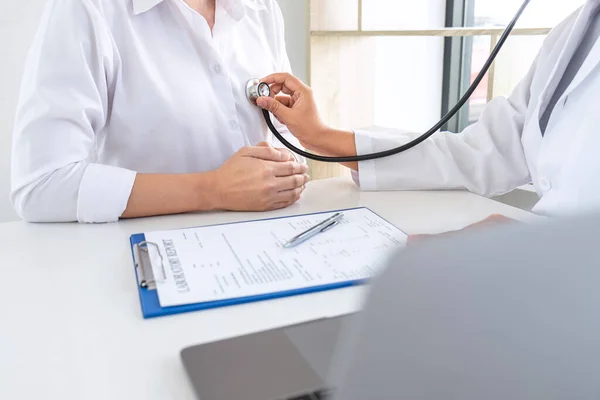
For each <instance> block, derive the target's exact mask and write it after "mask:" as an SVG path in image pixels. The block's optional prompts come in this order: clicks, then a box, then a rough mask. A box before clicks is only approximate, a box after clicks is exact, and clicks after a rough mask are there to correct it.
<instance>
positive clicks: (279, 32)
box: [269, 1, 306, 164]
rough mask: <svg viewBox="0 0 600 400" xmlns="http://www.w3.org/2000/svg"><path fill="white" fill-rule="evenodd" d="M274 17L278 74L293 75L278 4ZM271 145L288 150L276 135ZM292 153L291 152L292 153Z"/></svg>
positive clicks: (281, 128)
mask: <svg viewBox="0 0 600 400" xmlns="http://www.w3.org/2000/svg"><path fill="white" fill-rule="evenodd" d="M272 7H273V16H274V24H275V32H276V36H277V47H278V50H277V54H279V59H278V60H277V64H278V70H279V71H278V72H289V73H292V66H291V65H290V60H289V57H288V54H287V50H286V45H285V22H284V19H283V14H282V13H281V8H279V5H278V4H277V2H275V1H274V2H273V5H272ZM271 118H272V120H273V125H275V128H277V130H278V131H279V132H280V133H281V135H282V136H283V137H284V138H285V139H286V140H287V141H288V142H290V143H291V144H293V145H294V146H296V147H298V148H299V149H302V150H304V148H303V147H302V145H301V144H300V142H299V141H298V139H296V137H295V136H294V135H292V134H291V133H290V131H289V130H288V128H287V127H286V126H285V125H283V124H282V123H281V122H279V121H278V120H277V119H276V118H275V117H273V116H272V117H271ZM269 138H270V143H271V145H273V146H274V147H277V148H286V147H285V146H284V145H283V143H281V142H280V141H279V140H277V138H276V137H275V136H274V135H269ZM290 152H291V151H290ZM291 153H292V155H293V156H294V157H295V158H296V160H297V161H298V162H301V163H303V164H306V158H304V157H302V156H299V155H298V154H295V153H293V152H291Z"/></svg>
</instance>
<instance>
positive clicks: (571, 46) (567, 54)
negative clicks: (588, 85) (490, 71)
mask: <svg viewBox="0 0 600 400" xmlns="http://www.w3.org/2000/svg"><path fill="white" fill-rule="evenodd" d="M596 8H597V3H596V2H595V1H588V2H587V3H586V4H585V6H584V7H583V9H582V10H581V13H580V14H579V17H578V18H577V21H576V22H575V25H573V28H572V29H571V32H570V33H569V36H568V38H567V41H566V42H565V45H564V46H562V49H561V50H560V54H559V56H558V58H557V61H556V63H555V64H554V67H553V68H552V72H551V73H550V77H549V78H548V83H547V84H546V87H545V88H544V90H542V92H541V94H540V99H539V101H538V107H537V110H536V115H535V118H536V119H537V120H538V121H539V119H540V116H541V114H542V113H543V112H544V111H545V110H546V107H548V103H549V102H550V99H551V98H552V95H553V94H554V92H555V91H556V88H557V87H558V84H559V83H560V80H561V78H562V76H563V75H564V73H565V71H566V70H567V66H568V65H569V62H570V61H571V59H572V58H573V55H574V54H575V51H576V50H577V47H578V46H579V44H580V43H581V39H582V38H583V35H584V33H585V31H586V29H587V26H588V24H589V22H590V19H591V17H592V15H593V14H594V12H595V10H596ZM537 126H538V127H539V123H538V124H537Z"/></svg>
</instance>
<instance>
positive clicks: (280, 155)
mask: <svg viewBox="0 0 600 400" xmlns="http://www.w3.org/2000/svg"><path fill="white" fill-rule="evenodd" d="M292 160H293V156H292V155H291V154H290V153H289V152H287V151H281V150H278V149H275V148H273V147H271V146H270V145H268V144H266V143H261V144H260V145H259V146H251V147H245V148H243V149H241V150H240V151H238V152H237V153H236V154H234V155H233V156H232V157H231V158H230V159H229V160H227V161H226V162H225V163H224V164H223V165H222V166H221V168H219V169H218V170H216V171H214V179H213V182H214V183H213V187H214V189H215V190H214V193H215V194H216V198H215V199H214V202H215V207H214V208H216V209H221V210H230V211H269V210H276V209H280V208H285V207H288V206H290V205H292V204H294V203H295V202H296V201H298V199H299V198H300V195H301V194H302V192H303V191H304V189H305V187H306V184H307V183H308V181H309V176H308V175H307V174H306V173H307V171H308V167H307V166H306V165H304V164H300V163H298V162H295V161H292Z"/></svg>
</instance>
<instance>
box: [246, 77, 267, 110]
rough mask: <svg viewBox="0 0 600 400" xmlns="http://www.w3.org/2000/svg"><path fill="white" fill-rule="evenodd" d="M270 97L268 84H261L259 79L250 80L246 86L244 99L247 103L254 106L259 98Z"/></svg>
mask: <svg viewBox="0 0 600 400" xmlns="http://www.w3.org/2000/svg"><path fill="white" fill-rule="evenodd" d="M270 95H271V88H270V87H269V85H268V84H266V83H264V82H261V81H260V79H250V80H249V81H248V83H247V84H246V97H247V98H248V101H249V102H250V103H252V104H254V105H256V100H258V98H259V97H268V96H270Z"/></svg>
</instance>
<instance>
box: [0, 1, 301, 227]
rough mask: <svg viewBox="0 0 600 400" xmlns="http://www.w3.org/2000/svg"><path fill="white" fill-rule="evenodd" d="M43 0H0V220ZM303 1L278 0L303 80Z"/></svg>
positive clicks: (6, 207)
mask: <svg viewBox="0 0 600 400" xmlns="http://www.w3.org/2000/svg"><path fill="white" fill-rule="evenodd" d="M45 1H46V0H0V50H1V53H0V54H1V56H0V57H1V58H0V222H5V221H11V220H16V219H17V216H16V214H15V212H14V211H13V208H12V206H11V204H10V201H9V198H8V196H9V191H10V153H11V136H12V127H13V121H14V114H15V108H16V101H17V96H18V90H19V84H20V80H21V73H22V70H23V64H24V61H25V57H26V54H27V50H28V48H29V44H30V43H31V40H32V39H33V35H34V33H35V29H36V26H37V22H38V21H39V18H40V15H41V11H42V7H43V5H44V3H45ZM306 1H307V0H280V4H281V8H282V11H283V13H284V18H285V20H286V24H287V26H286V31H287V38H286V40H287V43H288V48H289V50H288V52H289V57H290V59H291V62H292V68H293V69H294V72H295V73H296V74H297V75H298V76H299V77H300V78H302V79H306V76H307V68H306V55H307V46H306V44H307V41H306V38H307V36H306V35H307V31H306V29H307V20H306V4H307V3H306Z"/></svg>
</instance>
